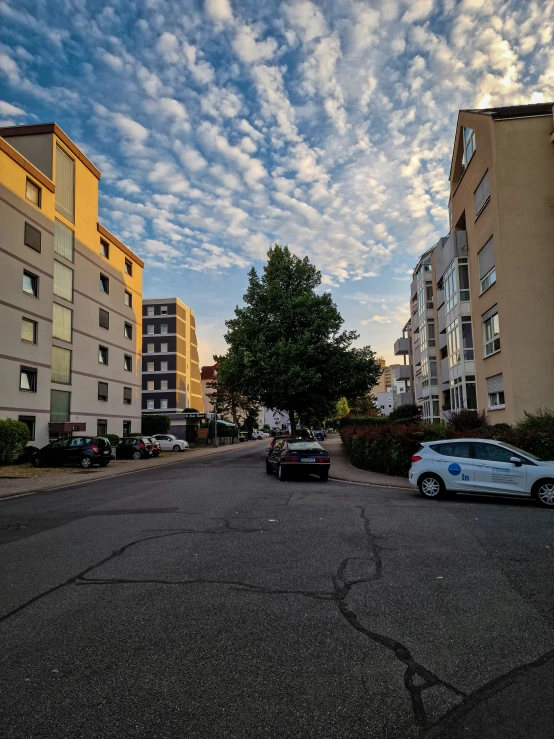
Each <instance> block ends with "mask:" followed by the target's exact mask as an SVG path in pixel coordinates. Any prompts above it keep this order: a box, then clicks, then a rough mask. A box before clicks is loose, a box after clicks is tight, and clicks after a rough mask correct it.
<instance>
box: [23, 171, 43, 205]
mask: <svg viewBox="0 0 554 739" xmlns="http://www.w3.org/2000/svg"><path fill="white" fill-rule="evenodd" d="M25 197H26V198H27V200H28V201H29V202H30V203H32V204H33V205H36V206H37V208H40V206H41V205H42V190H41V188H40V187H39V186H38V185H35V183H34V182H31V180H30V179H29V178H27V184H26V186H25Z"/></svg>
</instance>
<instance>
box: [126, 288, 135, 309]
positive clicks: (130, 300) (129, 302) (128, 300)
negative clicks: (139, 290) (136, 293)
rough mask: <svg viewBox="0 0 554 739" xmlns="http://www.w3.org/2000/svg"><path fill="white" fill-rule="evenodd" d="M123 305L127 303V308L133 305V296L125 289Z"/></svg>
mask: <svg viewBox="0 0 554 739" xmlns="http://www.w3.org/2000/svg"><path fill="white" fill-rule="evenodd" d="M125 305H128V306H129V308H130V307H131V306H132V305H133V296H132V295H131V293H130V292H128V291H127V290H125Z"/></svg>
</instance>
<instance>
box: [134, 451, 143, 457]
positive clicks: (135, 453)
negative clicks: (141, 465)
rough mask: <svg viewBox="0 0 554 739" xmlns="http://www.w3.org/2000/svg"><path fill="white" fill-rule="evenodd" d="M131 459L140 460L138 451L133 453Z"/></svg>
mask: <svg viewBox="0 0 554 739" xmlns="http://www.w3.org/2000/svg"><path fill="white" fill-rule="evenodd" d="M133 459H142V454H141V453H140V452H139V451H138V449H137V451H136V452H133Z"/></svg>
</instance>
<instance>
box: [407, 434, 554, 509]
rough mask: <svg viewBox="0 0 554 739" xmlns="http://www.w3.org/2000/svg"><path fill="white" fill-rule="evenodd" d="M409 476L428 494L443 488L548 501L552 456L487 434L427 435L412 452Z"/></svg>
mask: <svg viewBox="0 0 554 739" xmlns="http://www.w3.org/2000/svg"><path fill="white" fill-rule="evenodd" d="M409 480H410V482H411V484H412V485H413V486H414V487H417V488H419V491H420V493H421V495H423V497H424V498H430V499H432V500H436V499H438V498H441V497H444V496H445V495H446V494H447V493H458V492H460V493H497V494H500V495H523V496H526V497H531V498H534V499H536V500H537V502H538V503H540V504H541V505H544V506H548V507H550V508H552V507H554V462H542V461H541V460H540V459H539V458H538V457H535V456H534V455H533V454H530V453H529V452H524V451H523V450H522V449H518V448H517V447H514V446H512V445H511V444H505V443H504V442H501V441H492V440H491V439H455V440H451V441H430V442H429V441H427V442H425V443H423V444H421V446H420V447H419V449H418V451H417V452H416V453H415V454H414V456H413V457H412V466H411V467H410V473H409Z"/></svg>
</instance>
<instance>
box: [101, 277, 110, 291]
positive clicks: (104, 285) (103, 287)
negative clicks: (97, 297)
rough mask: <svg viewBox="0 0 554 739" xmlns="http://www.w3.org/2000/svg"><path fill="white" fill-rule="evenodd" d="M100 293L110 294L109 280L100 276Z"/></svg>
mask: <svg viewBox="0 0 554 739" xmlns="http://www.w3.org/2000/svg"><path fill="white" fill-rule="evenodd" d="M100 292H103V293H107V294H108V295H109V294H110V280H109V278H108V277H106V275H102V274H101V275H100Z"/></svg>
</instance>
